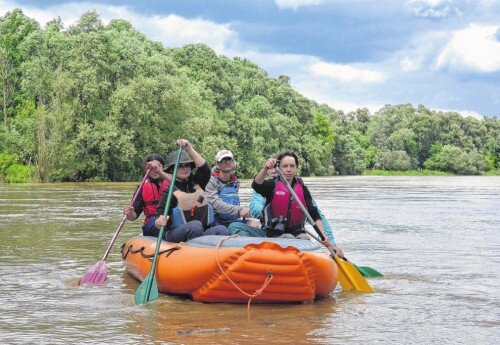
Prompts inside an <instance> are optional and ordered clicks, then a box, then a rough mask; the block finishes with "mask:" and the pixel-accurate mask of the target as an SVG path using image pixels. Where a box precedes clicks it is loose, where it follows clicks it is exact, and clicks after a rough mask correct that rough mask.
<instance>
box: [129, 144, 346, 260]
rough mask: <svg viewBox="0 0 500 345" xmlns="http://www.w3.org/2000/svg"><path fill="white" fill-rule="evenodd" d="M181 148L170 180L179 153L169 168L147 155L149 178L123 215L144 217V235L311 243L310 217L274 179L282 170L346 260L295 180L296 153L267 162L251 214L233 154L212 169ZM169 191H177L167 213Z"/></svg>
mask: <svg viewBox="0 0 500 345" xmlns="http://www.w3.org/2000/svg"><path fill="white" fill-rule="evenodd" d="M177 145H179V146H181V147H182V148H183V149H184V150H183V151H182V153H181V156H180V160H179V164H178V168H177V174H176V176H175V177H174V176H172V174H173V172H174V167H175V164H176V162H177V158H178V153H177V151H173V152H171V153H170V154H169V156H168V159H167V162H166V163H165V160H164V158H163V157H162V156H161V154H159V153H151V154H149V155H148V156H147V157H146V159H145V169H149V170H150V173H149V177H148V178H147V180H146V181H145V183H144V184H143V186H142V191H141V193H139V195H138V197H137V198H136V200H135V202H134V204H133V205H131V206H127V207H125V208H124V209H123V213H124V214H125V215H126V216H127V219H128V220H130V221H134V220H136V219H137V218H138V217H139V216H140V215H141V213H142V212H144V215H145V219H144V223H143V226H142V230H143V234H144V235H146V236H156V237H158V235H159V232H160V229H161V227H162V226H163V227H165V231H164V233H163V239H165V240H166V241H169V242H185V241H188V240H190V239H193V238H196V237H200V236H204V235H234V234H237V235H239V236H253V237H282V238H299V239H309V236H308V235H307V233H306V232H305V229H304V226H305V222H306V219H307V217H306V215H305V214H304V212H303V211H302V209H301V207H300V205H299V204H298V203H297V201H296V200H295V198H294V197H293V196H292V193H290V191H289V190H288V188H287V185H286V183H285V181H283V180H281V179H279V178H278V177H276V176H275V175H276V167H278V168H279V169H280V170H281V173H282V175H283V176H284V178H285V180H286V182H287V183H288V185H290V186H291V188H292V189H293V191H294V192H295V194H296V196H297V198H298V199H299V200H300V201H301V203H302V204H303V205H304V206H305V208H306V209H307V211H308V213H309V214H310V216H311V218H312V219H313V220H314V222H315V225H316V226H317V228H318V229H319V230H320V231H321V232H322V233H323V236H324V237H325V242H326V244H327V245H332V247H333V249H334V250H335V251H336V252H337V254H338V255H340V256H341V257H342V256H343V253H342V249H341V248H340V247H339V246H338V245H337V244H336V243H335V239H334V237H333V234H332V231H331V228H330V226H329V224H328V222H327V221H326V219H325V217H324V216H323V214H322V213H321V211H320V210H319V208H318V206H317V205H316V203H315V202H314V200H313V198H312V196H311V193H310V192H309V189H308V188H307V187H306V186H305V185H304V182H303V181H302V179H301V178H300V177H298V176H296V171H297V167H298V165H299V160H298V158H297V155H296V154H295V153H294V152H293V151H290V150H285V151H283V152H282V153H280V154H279V155H278V156H277V157H273V158H270V159H268V160H267V161H266V163H265V164H264V166H263V168H262V169H261V170H260V171H259V173H258V174H257V175H256V176H255V178H254V180H253V182H252V188H253V190H254V191H253V194H252V199H251V202H250V206H249V207H248V208H247V207H244V206H242V205H241V203H240V198H239V186H240V181H239V179H238V177H237V176H236V161H235V159H234V155H233V153H232V152H231V151H229V150H222V151H219V152H218V153H217V155H216V157H215V160H216V163H215V166H214V168H213V169H211V168H210V165H209V164H208V163H207V161H206V160H205V159H204V158H203V157H202V156H201V155H200V154H199V153H198V152H197V151H196V150H195V149H194V148H193V146H192V145H191V144H190V142H189V141H188V140H186V139H179V140H177ZM266 177H269V178H267V179H266ZM170 188H174V189H173V191H172V197H171V201H170V205H169V208H168V210H167V212H166V213H165V207H166V202H167V197H168V194H169V189H170ZM164 214H166V215H167V216H166V217H165V216H164Z"/></svg>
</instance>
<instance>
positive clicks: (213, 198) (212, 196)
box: [205, 174, 243, 216]
mask: <svg viewBox="0 0 500 345" xmlns="http://www.w3.org/2000/svg"><path fill="white" fill-rule="evenodd" d="M229 183H231V182H223V181H222V180H221V179H219V178H218V177H216V176H214V175H213V174H212V176H210V181H208V184H207V187H206V188H205V194H206V196H207V199H208V202H209V203H210V204H212V207H213V208H214V212H215V213H216V214H217V213H218V214H227V215H232V216H239V215H240V211H241V210H242V209H243V206H238V205H232V204H228V203H226V202H224V201H222V199H221V198H220V197H219V191H220V190H221V189H222V187H224V186H225V185H227V184H229ZM234 183H235V184H236V189H238V190H239V188H240V181H239V180H238V179H236V181H235V182H234Z"/></svg>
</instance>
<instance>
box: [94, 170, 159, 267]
mask: <svg viewBox="0 0 500 345" xmlns="http://www.w3.org/2000/svg"><path fill="white" fill-rule="evenodd" d="M150 171H151V169H148V170H146V173H145V174H144V176H143V178H142V180H141V184H140V185H139V187H138V188H137V190H136V191H135V193H134V196H133V197H132V200H131V201H130V205H129V206H134V202H135V200H136V199H137V196H139V193H140V192H141V190H142V186H143V185H144V182H146V179H147V178H148V176H149V173H150ZM126 220H127V215H126V214H124V215H123V217H122V221H121V222H120V225H118V228H117V229H116V231H115V234H114V235H113V238H112V239H111V242H110V243H109V246H108V249H106V252H105V253H104V255H103V256H102V259H101V260H103V261H104V260H106V258H107V257H108V255H109V252H110V251H111V247H113V244H114V243H115V241H116V238H117V237H118V234H119V233H120V230H121V229H122V228H123V224H125V221H126Z"/></svg>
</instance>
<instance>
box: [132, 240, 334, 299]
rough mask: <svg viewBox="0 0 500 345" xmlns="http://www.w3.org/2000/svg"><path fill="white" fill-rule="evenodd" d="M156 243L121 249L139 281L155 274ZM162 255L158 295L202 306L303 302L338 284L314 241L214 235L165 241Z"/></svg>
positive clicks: (325, 255) (331, 263)
mask: <svg viewBox="0 0 500 345" xmlns="http://www.w3.org/2000/svg"><path fill="white" fill-rule="evenodd" d="M156 241H157V238H156V237H145V236H140V237H135V238H132V239H130V240H128V241H127V242H126V243H125V244H124V245H123V246H122V258H123V263H124V265H125V268H126V270H127V272H128V273H129V274H131V275H132V276H133V277H135V278H136V279H138V280H141V281H142V280H143V279H144V278H145V277H146V275H147V274H148V273H149V271H150V269H151V263H152V260H153V256H154V251H155V248H156ZM159 253H160V254H159V256H158V260H157V267H156V278H157V283H158V291H160V292H163V293H168V294H182V295H190V296H191V297H192V298H193V299H194V300H196V301H200V302H233V303H243V302H247V301H248V300H249V298H252V299H253V301H261V302H305V301H312V300H314V299H315V298H321V297H324V296H327V295H329V294H330V293H331V292H332V291H333V290H334V289H335V286H336V285H337V265H336V264H335V262H334V260H333V259H332V258H331V257H330V256H329V255H328V253H327V252H325V251H324V250H323V248H322V247H321V246H320V245H319V244H317V243H315V242H312V241H306V240H299V239H278V238H257V237H226V236H213V235H212V236H203V237H199V238H195V239H193V240H191V241H188V242H186V243H170V242H165V241H163V242H162V243H161V246H160V251H159Z"/></svg>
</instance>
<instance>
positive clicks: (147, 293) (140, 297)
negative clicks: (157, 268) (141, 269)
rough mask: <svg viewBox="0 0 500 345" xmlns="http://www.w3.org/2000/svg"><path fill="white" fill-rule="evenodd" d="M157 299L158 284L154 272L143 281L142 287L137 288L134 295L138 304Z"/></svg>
mask: <svg viewBox="0 0 500 345" xmlns="http://www.w3.org/2000/svg"><path fill="white" fill-rule="evenodd" d="M150 284H151V285H150ZM157 298H158V284H157V283H156V277H155V275H154V272H153V274H152V272H149V274H148V275H147V276H146V278H144V280H143V281H142V283H141V285H139V287H138V288H137V290H136V292H135V295H134V301H135V303H136V304H144V303H146V302H149V301H152V300H155V299H157Z"/></svg>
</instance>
